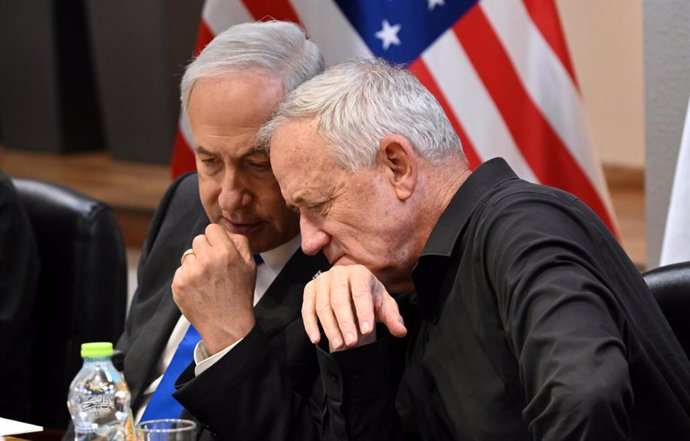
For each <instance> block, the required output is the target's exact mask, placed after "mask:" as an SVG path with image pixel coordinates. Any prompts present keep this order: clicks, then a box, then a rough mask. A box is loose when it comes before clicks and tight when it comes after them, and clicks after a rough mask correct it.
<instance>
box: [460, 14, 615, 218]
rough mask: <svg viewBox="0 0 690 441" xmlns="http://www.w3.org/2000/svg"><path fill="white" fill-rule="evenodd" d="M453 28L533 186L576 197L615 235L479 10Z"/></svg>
mask: <svg viewBox="0 0 690 441" xmlns="http://www.w3.org/2000/svg"><path fill="white" fill-rule="evenodd" d="M453 29H454V31H455V33H456V35H457V36H458V39H459V40H460V42H461V44H462V46H463V47H464V49H465V51H466V52H467V55H468V57H469V59H470V60H471V62H472V64H473V65H474V68H475V69H476V70H477V72H478V73H479V77H480V78H481V79H482V82H483V83H484V84H485V86H486V88H487V90H488V91H489V94H490V95H491V97H492V98H493V100H494V102H495V103H496V105H497V107H498V109H499V111H500V113H501V115H502V116H503V119H504V120H505V122H506V124H507V126H508V129H509V130H510V133H511V134H512V136H513V138H514V139H515V142H516V144H517V146H518V148H519V149H520V151H521V152H522V153H523V155H524V156H525V158H526V159H527V162H528V163H529V164H530V168H531V169H532V170H533V171H534V173H535V175H536V176H537V178H538V179H539V181H540V182H542V183H544V184H547V185H552V186H555V187H559V188H562V189H564V190H566V191H569V192H571V193H576V194H578V195H579V197H580V198H581V199H582V200H583V201H584V202H585V203H586V204H588V205H589V206H590V207H591V208H592V209H593V210H594V211H596V212H597V213H598V214H599V215H600V216H601V217H602V219H603V220H604V222H606V224H607V225H608V226H609V228H611V230H612V231H615V229H614V226H613V223H612V222H611V219H610V215H609V213H608V210H607V209H606V206H605V205H604V204H603V202H602V200H601V199H600V197H599V195H598V194H597V191H596V189H595V188H594V186H593V185H592V184H591V182H590V181H589V179H588V178H587V176H586V175H585V174H584V173H583V171H582V170H581V169H580V167H579V165H578V164H577V162H576V161H575V160H574V158H573V157H572V156H571V155H570V152H569V151H568V149H567V148H566V147H565V146H564V145H563V143H562V141H561V139H560V138H559V137H558V135H557V134H556V133H555V132H554V131H553V129H552V127H551V125H550V124H549V123H548V122H547V121H546V120H545V119H544V117H543V115H542V114H541V112H540V111H539V109H538V108H537V107H536V106H535V105H534V102H532V100H531V98H530V97H529V95H528V94H527V92H526V90H525V89H524V87H523V84H522V82H521V81H520V79H519V77H518V75H517V73H516V71H515V69H514V67H513V65H512V63H511V62H510V60H509V58H508V55H507V53H506V52H505V49H504V48H503V46H502V45H501V43H500V41H499V39H498V37H497V35H496V33H495V32H494V29H493V28H492V26H491V24H490V23H489V21H488V20H487V18H486V16H485V14H484V12H483V10H482V9H481V8H474V9H472V10H470V11H468V12H467V14H465V15H464V16H463V18H462V19H461V20H459V21H458V23H457V24H456V25H455V26H454V27H453Z"/></svg>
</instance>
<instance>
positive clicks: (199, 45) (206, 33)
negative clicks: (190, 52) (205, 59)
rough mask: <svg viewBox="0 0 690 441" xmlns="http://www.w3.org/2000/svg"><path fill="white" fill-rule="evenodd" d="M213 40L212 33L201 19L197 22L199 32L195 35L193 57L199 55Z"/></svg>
mask: <svg viewBox="0 0 690 441" xmlns="http://www.w3.org/2000/svg"><path fill="white" fill-rule="evenodd" d="M211 40H213V32H211V28H209V26H208V23H206V20H204V19H203V18H202V19H201V21H200V22H199V32H198V33H197V35H196V45H195V46H194V56H197V55H199V53H201V51H202V50H203V49H204V48H205V47H206V45H207V44H209V43H210V42H211Z"/></svg>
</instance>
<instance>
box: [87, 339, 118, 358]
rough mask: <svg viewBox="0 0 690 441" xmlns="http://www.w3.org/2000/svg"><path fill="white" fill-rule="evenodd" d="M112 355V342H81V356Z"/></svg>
mask: <svg viewBox="0 0 690 441" xmlns="http://www.w3.org/2000/svg"><path fill="white" fill-rule="evenodd" d="M112 355H113V344H112V343H110V342H95V343H82V345H81V356H82V358H90V357H110V356H112Z"/></svg>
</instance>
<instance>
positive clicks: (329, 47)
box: [292, 0, 372, 66]
mask: <svg viewBox="0 0 690 441" xmlns="http://www.w3.org/2000/svg"><path fill="white" fill-rule="evenodd" d="M292 6H293V7H294V8H295V10H296V11H297V14H298V15H299V17H300V20H301V21H302V24H303V25H304V27H305V30H306V31H307V34H308V35H309V38H310V39H311V40H312V41H314V43H316V44H317V45H318V46H319V48H321V51H322V53H323V56H324V59H325V60H326V65H327V66H332V65H334V64H336V63H340V62H342V61H345V60H349V59H351V58H369V57H371V56H372V53H371V51H370V50H369V47H367V45H366V44H365V43H364V40H362V37H360V35H359V33H357V31H356V30H355V28H353V27H352V24H351V23H350V21H349V20H348V19H347V17H345V15H344V14H343V13H342V11H341V10H340V8H338V7H337V6H336V4H335V3H333V2H331V1H324V0H292ZM345 36H346V38H345Z"/></svg>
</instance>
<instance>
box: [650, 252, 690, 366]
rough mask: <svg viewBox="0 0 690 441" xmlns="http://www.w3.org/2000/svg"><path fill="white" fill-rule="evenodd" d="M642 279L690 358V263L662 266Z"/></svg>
mask: <svg viewBox="0 0 690 441" xmlns="http://www.w3.org/2000/svg"><path fill="white" fill-rule="evenodd" d="M642 277H643V278H644V280H645V282H647V285H648V286H649V289H650V290H651V291H652V294H654V297H655V298H656V300H657V302H658V303H659V306H660V307H661V310H662V311H663V312H664V315H665V316H666V319H667V320H668V323H669V324H670V325H671V328H672V329H673V332H674V333H675V334H676V337H678V341H680V344H681V345H682V346H683V349H685V353H686V354H688V356H690V262H681V263H675V264H672V265H665V266H661V267H659V268H655V269H653V270H650V271H647V272H645V273H642Z"/></svg>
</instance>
